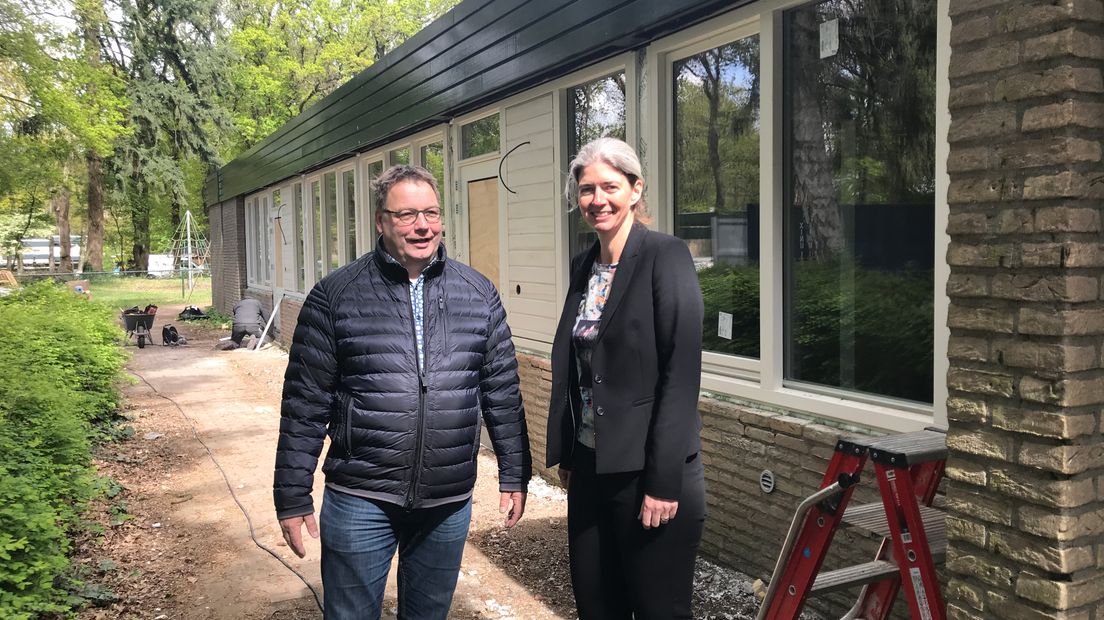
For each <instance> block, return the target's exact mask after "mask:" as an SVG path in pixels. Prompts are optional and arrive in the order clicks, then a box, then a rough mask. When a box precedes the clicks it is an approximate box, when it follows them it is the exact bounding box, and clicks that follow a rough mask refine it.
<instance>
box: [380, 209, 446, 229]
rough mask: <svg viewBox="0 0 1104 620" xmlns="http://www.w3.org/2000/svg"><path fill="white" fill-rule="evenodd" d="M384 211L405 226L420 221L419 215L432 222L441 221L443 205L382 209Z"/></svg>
mask: <svg viewBox="0 0 1104 620" xmlns="http://www.w3.org/2000/svg"><path fill="white" fill-rule="evenodd" d="M382 211H383V212H384V213H386V214H387V215H390V216H391V217H392V218H394V220H395V221H396V222H398V223H400V224H402V225H403V226H409V225H411V224H413V223H414V222H416V221H418V216H419V215H421V216H424V217H425V220H426V222H429V223H430V224H436V223H437V222H440V221H441V207H429V208H428V209H404V210H402V211H391V210H389V209H382Z"/></svg>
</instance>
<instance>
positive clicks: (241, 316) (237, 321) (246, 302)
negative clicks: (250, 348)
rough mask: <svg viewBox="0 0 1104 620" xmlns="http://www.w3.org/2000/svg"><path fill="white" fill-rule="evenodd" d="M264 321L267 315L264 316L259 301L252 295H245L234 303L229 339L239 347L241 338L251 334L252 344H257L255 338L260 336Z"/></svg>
mask: <svg viewBox="0 0 1104 620" xmlns="http://www.w3.org/2000/svg"><path fill="white" fill-rule="evenodd" d="M266 323H268V317H267V316H265V311H264V308H263V307H262V306H261V302H259V301H257V300H256V299H253V298H252V297H246V298H244V299H242V300H241V301H239V302H238V303H236V304H234V326H233V328H232V329H231V330H230V340H232V341H233V342H234V344H236V345H237V346H239V347H240V346H241V343H242V339H243V338H245V337H246V336H252V337H253V338H254V344H255V345H257V346H259V345H260V343H259V342H258V341H257V339H259V338H260V337H261V332H262V331H263V330H264V326H265V324H266ZM254 348H256V347H254Z"/></svg>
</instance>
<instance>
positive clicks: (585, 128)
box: [564, 72, 625, 258]
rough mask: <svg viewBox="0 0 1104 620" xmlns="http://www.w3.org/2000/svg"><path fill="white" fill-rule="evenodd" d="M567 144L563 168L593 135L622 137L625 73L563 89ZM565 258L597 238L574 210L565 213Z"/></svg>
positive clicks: (573, 254) (583, 248)
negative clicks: (566, 234) (567, 245)
mask: <svg viewBox="0 0 1104 620" xmlns="http://www.w3.org/2000/svg"><path fill="white" fill-rule="evenodd" d="M567 108H568V110H567V123H568V130H567V131H568V133H567V139H568V145H567V157H565V158H564V166H565V167H566V166H567V165H568V164H569V163H570V162H571V160H572V159H574V158H575V155H576V154H578V152H579V149H580V148H582V147H583V145H585V144H586V143H587V142H590V141H591V140H594V139H596V138H602V137H605V136H612V137H614V138H620V139H621V140H624V139H625V74H624V72H620V73H615V74H613V75H609V76H606V77H603V78H599V79H597V80H594V81H591V82H587V83H585V84H579V85H578V86H574V87H572V88H569V89H568V91H567ZM567 227H568V228H567V232H568V238H569V240H570V241H569V247H568V250H569V252H568V257H569V258H570V257H572V256H575V255H576V254H578V253H580V252H582V251H584V250H586V249H587V248H589V247H590V246H591V245H592V244H593V243H594V241H595V239H596V238H597V237H596V236H595V234H594V232H593V231H591V229H590V227H589V226H588V225H587V223H586V222H585V221H584V220H583V217H582V214H581V213H579V210H578V209H575V210H573V211H572V212H571V213H570V215H569V216H568V220H567Z"/></svg>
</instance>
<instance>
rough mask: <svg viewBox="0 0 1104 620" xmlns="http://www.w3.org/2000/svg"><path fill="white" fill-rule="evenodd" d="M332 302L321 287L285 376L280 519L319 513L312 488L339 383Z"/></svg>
mask: <svg viewBox="0 0 1104 620" xmlns="http://www.w3.org/2000/svg"><path fill="white" fill-rule="evenodd" d="M335 353H336V345H335V339H334V332H333V318H332V316H331V314H330V306H329V300H328V299H327V296H326V292H325V291H324V290H323V288H322V285H321V284H319V285H316V286H315V287H314V289H312V290H311V292H310V294H309V295H308V296H307V299H306V301H305V302H304V303H303V308H302V309H301V310H300V311H299V322H298V324H297V325H296V327H295V334H294V336H293V337H292V345H291V350H290V352H289V355H288V367H287V372H286V373H285V374H284V392H283V400H282V403H281V405H280V439H279V442H278V443H277V446H276V475H275V480H274V483H273V488H272V494H273V499H274V500H275V503H276V516H277V518H280V519H286V518H289V517H298V516H303V515H307V514H310V513H312V512H314V500H313V498H312V497H311V489H312V487H313V486H314V471H315V468H316V467H317V465H318V456H319V454H321V452H322V443H323V440H324V439H325V436H326V425H327V423H328V422H329V419H330V411H331V408H332V401H333V398H334V393H335V388H336V383H337V360H336V357H335Z"/></svg>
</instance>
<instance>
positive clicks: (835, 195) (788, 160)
mask: <svg viewBox="0 0 1104 620" xmlns="http://www.w3.org/2000/svg"><path fill="white" fill-rule="evenodd" d="M935 17H936V11H935V0H916V1H915V2H910V3H903V4H899V5H898V9H897V10H894V11H889V10H886V9H885V7H884V3H881V2H875V1H873V0H830V1H828V2H820V3H817V4H813V5H809V6H805V7H802V8H799V9H795V10H792V11H788V12H787V13H786V15H785V20H784V31H785V35H784V40H785V55H784V57H785V67H784V80H785V92H784V96H783V101H784V116H783V119H784V135H785V138H784V144H785V148H786V157H785V158H784V161H785V171H784V173H785V178H784V188H785V193H786V195H785V204H786V205H787V208H786V210H785V212H784V213H785V216H784V217H785V233H784V234H785V247H786V259H787V263H786V267H785V289H784V298H785V313H786V314H785V330H786V338H785V342H786V346H787V351H786V357H785V376H786V378H787V379H789V380H795V381H801V382H808V383H813V384H819V385H824V386H830V387H835V388H843V389H847V390H852V391H858V392H866V393H871V394H876V395H880V396H891V397H897V398H903V399H909V400H914V401H921V402H931V401H932V362H933V353H932V351H933V288H934V287H933V264H934V238H935V230H934V213H935V206H934V203H935V182H934V178H935V156H934V155H935V147H934V138H935V86H934V78H935V49H934V48H935V27H936V26H935Z"/></svg>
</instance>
